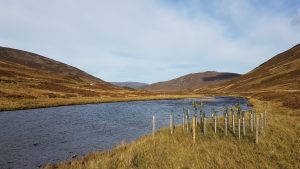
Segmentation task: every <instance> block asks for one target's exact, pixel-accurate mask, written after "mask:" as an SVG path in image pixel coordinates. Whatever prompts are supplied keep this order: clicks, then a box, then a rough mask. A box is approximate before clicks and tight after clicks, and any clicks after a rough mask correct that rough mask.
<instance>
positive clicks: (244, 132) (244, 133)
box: [242, 112, 246, 136]
mask: <svg viewBox="0 0 300 169" xmlns="http://www.w3.org/2000/svg"><path fill="white" fill-rule="evenodd" d="M242 118H243V119H242V120H243V135H244V136H246V124H245V112H243V117H242Z"/></svg>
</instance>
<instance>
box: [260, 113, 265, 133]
mask: <svg viewBox="0 0 300 169" xmlns="http://www.w3.org/2000/svg"><path fill="white" fill-rule="evenodd" d="M260 117H261V134H262V135H263V136H264V135H265V133H264V114H262V113H261V114H260Z"/></svg>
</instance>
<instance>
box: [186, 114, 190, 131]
mask: <svg viewBox="0 0 300 169" xmlns="http://www.w3.org/2000/svg"><path fill="white" fill-rule="evenodd" d="M189 113H190V110H189V109H187V112H186V131H187V133H189V127H190V126H189V121H190V119H189Z"/></svg>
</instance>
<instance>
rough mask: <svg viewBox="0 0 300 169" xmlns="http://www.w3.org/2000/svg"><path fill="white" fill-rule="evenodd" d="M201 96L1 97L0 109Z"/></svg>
mask: <svg viewBox="0 0 300 169" xmlns="http://www.w3.org/2000/svg"><path fill="white" fill-rule="evenodd" d="M197 97H198V98H199V97H201V95H199V94H198V95H152V96H131V97H130V96H128V97H126V96H123V97H102V98H101V97H72V98H35V99H20V98H0V111H6V110H23V109H33V108H45V107H55V106H66V105H82V104H96V103H110V102H126V101H142V100H163V99H181V98H197Z"/></svg>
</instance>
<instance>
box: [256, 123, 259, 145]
mask: <svg viewBox="0 0 300 169" xmlns="http://www.w3.org/2000/svg"><path fill="white" fill-rule="evenodd" d="M258 127H259V118H256V125H255V130H256V134H255V143H256V144H258V129H259V128H258Z"/></svg>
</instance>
